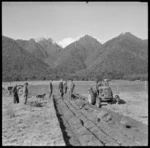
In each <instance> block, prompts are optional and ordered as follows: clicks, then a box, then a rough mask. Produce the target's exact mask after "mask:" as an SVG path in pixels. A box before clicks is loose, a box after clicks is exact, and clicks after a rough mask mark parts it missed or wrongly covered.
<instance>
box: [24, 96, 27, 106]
mask: <svg viewBox="0 0 150 148" xmlns="http://www.w3.org/2000/svg"><path fill="white" fill-rule="evenodd" d="M27 99H28V95H27V94H26V95H24V100H25V102H24V104H26V103H27Z"/></svg>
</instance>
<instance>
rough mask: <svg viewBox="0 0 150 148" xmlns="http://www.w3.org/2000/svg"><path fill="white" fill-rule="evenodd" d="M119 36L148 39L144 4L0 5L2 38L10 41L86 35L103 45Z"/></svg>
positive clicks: (14, 3)
mask: <svg viewBox="0 0 150 148" xmlns="http://www.w3.org/2000/svg"><path fill="white" fill-rule="evenodd" d="M122 32H131V33H132V34H134V35H136V36H137V37H139V38H142V39H147V38H148V4H147V3H141V2H132V3H131V2H89V3H88V4H86V3H85V2H2V34H3V35H5V36H8V37H11V38H13V39H30V38H37V37H40V36H48V37H50V38H52V39H54V40H56V41H60V40H62V39H64V38H67V37H72V38H76V37H78V36H81V35H85V34H89V35H92V36H94V37H96V38H98V39H99V40H100V41H102V42H105V41H107V40H109V39H111V38H113V37H116V36H118V35H119V34H120V33H122Z"/></svg>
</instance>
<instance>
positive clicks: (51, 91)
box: [49, 80, 53, 98]
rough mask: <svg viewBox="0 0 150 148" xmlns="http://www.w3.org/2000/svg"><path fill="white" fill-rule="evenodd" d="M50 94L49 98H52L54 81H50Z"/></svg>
mask: <svg viewBox="0 0 150 148" xmlns="http://www.w3.org/2000/svg"><path fill="white" fill-rule="evenodd" d="M49 87H50V93H49V98H51V96H52V94H53V84H52V80H50V85H49Z"/></svg>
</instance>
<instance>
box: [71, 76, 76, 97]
mask: <svg viewBox="0 0 150 148" xmlns="http://www.w3.org/2000/svg"><path fill="white" fill-rule="evenodd" d="M74 87H75V84H74V82H73V80H72V79H71V84H70V99H72V94H73V91H74Z"/></svg>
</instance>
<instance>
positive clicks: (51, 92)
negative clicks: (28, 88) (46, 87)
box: [49, 90, 53, 98]
mask: <svg viewBox="0 0 150 148" xmlns="http://www.w3.org/2000/svg"><path fill="white" fill-rule="evenodd" d="M52 94H53V91H52V90H50V93H49V98H50V97H51V96H52Z"/></svg>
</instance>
